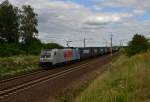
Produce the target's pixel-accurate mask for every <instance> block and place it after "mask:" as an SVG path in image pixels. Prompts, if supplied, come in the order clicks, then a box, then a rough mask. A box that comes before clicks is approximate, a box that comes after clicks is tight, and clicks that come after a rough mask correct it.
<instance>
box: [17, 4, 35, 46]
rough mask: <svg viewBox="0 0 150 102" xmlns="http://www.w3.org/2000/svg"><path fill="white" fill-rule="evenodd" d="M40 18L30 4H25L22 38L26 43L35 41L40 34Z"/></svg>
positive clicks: (22, 16) (23, 7) (23, 8)
mask: <svg viewBox="0 0 150 102" xmlns="http://www.w3.org/2000/svg"><path fill="white" fill-rule="evenodd" d="M37 25H38V20H37V14H36V13H34V9H33V8H32V7H31V6H30V5H23V6H22V11H21V27H20V32H21V38H22V40H23V42H24V43H25V44H30V43H31V42H33V41H32V40H33V38H35V37H36V36H37V34H38V30H37Z"/></svg>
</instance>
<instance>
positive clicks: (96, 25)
mask: <svg viewBox="0 0 150 102" xmlns="http://www.w3.org/2000/svg"><path fill="white" fill-rule="evenodd" d="M0 1H1V2H2V1H3V0H0ZM9 1H10V2H11V3H12V4H14V5H16V6H21V5H23V4H30V5H32V7H33V8H34V9H35V12H36V13H37V14H38V20H39V25H38V29H39V38H40V39H41V40H42V41H43V42H57V43H60V44H62V45H65V44H66V42H65V40H72V41H73V42H72V43H70V45H71V46H83V38H84V37H85V38H86V39H87V40H86V45H87V46H105V45H106V41H107V42H108V44H109V41H110V40H109V39H110V34H111V32H112V34H113V44H114V45H116V44H119V41H120V40H123V42H124V43H126V42H127V41H129V40H130V39H131V38H132V37H133V35H134V34H135V33H141V34H144V35H146V36H149V35H148V34H150V0H9Z"/></svg>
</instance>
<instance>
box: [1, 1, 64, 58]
mask: <svg viewBox="0 0 150 102" xmlns="http://www.w3.org/2000/svg"><path fill="white" fill-rule="evenodd" d="M37 26H38V20H37V14H36V13H35V12H34V9H33V8H32V7H31V6H30V5H23V6H22V8H21V9H20V8H18V7H15V6H13V5H12V4H10V3H9V1H8V0H5V1H4V2H2V3H1V4H0V56H2V57H5V56H13V55H25V54H26V55H29V54H33V55H39V54H40V51H41V49H43V48H44V49H45V48H46V49H51V48H62V46H60V45H58V44H55V43H52V44H50V43H49V44H45V43H42V42H41V41H40V40H39V39H38V38H37V36H38V29H37Z"/></svg>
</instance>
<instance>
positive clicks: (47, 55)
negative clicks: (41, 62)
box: [41, 50, 51, 58]
mask: <svg viewBox="0 0 150 102" xmlns="http://www.w3.org/2000/svg"><path fill="white" fill-rule="evenodd" d="M50 57H51V51H49V50H43V51H42V52H41V58H50Z"/></svg>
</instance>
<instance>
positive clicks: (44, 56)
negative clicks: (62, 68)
mask: <svg viewBox="0 0 150 102" xmlns="http://www.w3.org/2000/svg"><path fill="white" fill-rule="evenodd" d="M49 57H51V55H50V54H49V55H41V58H49Z"/></svg>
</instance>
